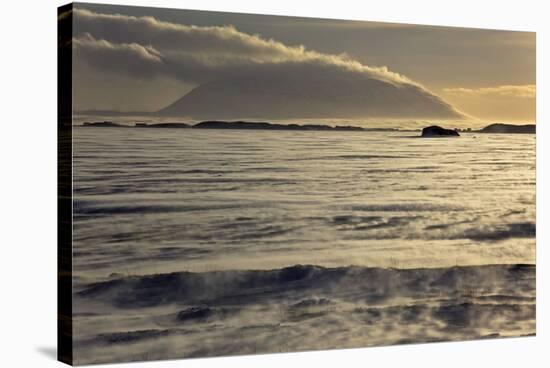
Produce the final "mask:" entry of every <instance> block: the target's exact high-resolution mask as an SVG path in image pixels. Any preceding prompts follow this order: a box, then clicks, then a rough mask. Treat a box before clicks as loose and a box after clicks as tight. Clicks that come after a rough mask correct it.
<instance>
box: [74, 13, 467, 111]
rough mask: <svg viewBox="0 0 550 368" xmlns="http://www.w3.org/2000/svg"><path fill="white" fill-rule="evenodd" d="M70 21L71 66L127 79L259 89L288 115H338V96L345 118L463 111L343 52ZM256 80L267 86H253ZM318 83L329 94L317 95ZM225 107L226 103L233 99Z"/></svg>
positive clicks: (121, 19)
mask: <svg viewBox="0 0 550 368" xmlns="http://www.w3.org/2000/svg"><path fill="white" fill-rule="evenodd" d="M74 18H75V19H74V32H75V36H74V39H73V45H74V50H75V63H76V64H77V65H76V67H77V68H78V64H79V63H84V64H87V65H89V66H91V67H93V68H96V69H97V70H99V71H103V72H111V73H112V72H114V73H120V74H125V75H128V76H130V77H132V78H138V79H143V78H152V77H161V78H162V77H168V78H174V79H178V80H180V81H182V82H185V83H191V84H195V85H196V86H197V87H198V88H200V87H202V88H201V91H202V92H203V96H204V97H205V98H209V97H211V96H212V93H211V92H212V91H207V93H204V90H205V86H208V85H209V84H210V85H212V86H213V87H212V88H218V89H219V88H222V89H225V90H227V93H231V94H234V93H237V92H243V91H244V94H243V95H242V96H243V99H241V100H237V99H234V101H235V102H236V101H238V102H239V103H241V102H242V101H245V99H244V96H246V98H248V99H249V100H248V101H249V102H250V103H254V102H260V101H259V100H258V98H259V97H257V96H258V95H259V94H264V95H265V94H271V96H281V95H285V96H287V99H282V100H280V101H279V105H280V106H278V108H279V109H280V107H281V106H283V107H284V106H287V105H288V104H289V103H292V104H295V105H296V106H295V107H296V108H290V107H289V108H288V109H287V110H288V111H287V114H288V115H289V116H294V115H295V113H296V110H297V109H298V107H299V105H300V103H301V102H303V104H302V106H304V104H307V103H309V105H310V111H314V110H315V109H317V107H323V106H324V107H325V108H328V107H330V108H331V109H332V110H334V114H331V115H335V116H340V115H341V113H343V111H342V109H339V108H338V105H335V104H334V103H335V102H338V101H341V104H340V105H339V106H342V107H344V106H345V107H346V108H347V109H348V110H349V113H347V115H348V116H362V115H365V114H366V113H369V114H370V115H374V116H382V115H388V114H387V113H388V112H391V113H394V112H395V113H397V114H398V115H400V116H401V115H406V114H407V113H410V114H411V117H412V116H429V117H439V116H442V117H452V118H459V117H460V116H461V115H460V113H458V112H457V111H456V110H455V109H454V108H453V107H452V106H451V105H449V104H447V103H446V102H444V101H443V100H442V99H441V98H440V97H438V96H436V95H434V94H433V93H431V92H430V91H428V90H427V89H426V88H425V87H423V86H422V85H420V84H419V83H417V82H415V81H413V80H411V79H409V78H407V77H405V76H403V75H401V74H398V73H395V72H392V71H390V70H388V68H387V67H385V66H382V67H373V66H368V65H364V64H362V63H360V62H358V61H357V60H354V59H352V58H350V57H349V56H347V55H345V54H340V55H333V54H325V53H320V52H317V51H313V50H308V49H307V48H306V47H305V46H303V45H285V44H283V43H281V42H278V41H275V40H273V39H265V38H262V37H261V36H260V35H251V34H246V33H243V32H240V31H239V30H237V29H236V28H235V27H233V26H231V25H227V26H201V27H199V26H194V25H186V24H177V23H170V22H164V21H161V20H158V19H155V18H153V17H149V16H142V17H135V16H128V15H121V14H102V13H96V12H92V11H89V10H85V9H75V10H74ZM241 82H242V83H244V84H242V83H241ZM260 85H262V86H264V87H265V86H268V87H266V88H269V91H265V90H262V91H258V89H257V88H260V87H258V86H260ZM232 86H233V90H230V89H231V87H232ZM262 88H263V87H262ZM321 88H322V89H324V90H327V89H334V91H332V92H331V93H324V94H323V95H320V94H319V89H321ZM348 89H349V91H348ZM353 93H355V94H359V96H352V94H353ZM216 97H218V98H224V97H226V96H220V95H219V94H216ZM264 97H265V96H264ZM260 98H261V97H260ZM254 99H256V100H254ZM313 99H316V102H315V104H313V103H312V100H313ZM365 99H368V100H369V101H371V102H370V105H369V103H365V101H364V100H365ZM224 100H226V101H227V99H226V98H225V99H224ZM329 100H330V102H331V104H328V102H329ZM344 100H346V101H344ZM269 101H271V100H270V99H269V98H267V97H266V98H265V99H264V100H263V102H262V103H265V105H266V106H265V108H266V109H270V107H269V106H268V105H269ZM195 102H197V101H196V99H195ZM367 102H368V101H367ZM384 102H385V103H386V104H385V105H384ZM399 102H401V104H400V103H399ZM201 103H205V104H206V103H207V102H206V101H202V102H201ZM375 103H376V104H378V105H374V104H375ZM227 108H228V109H231V108H232V107H231V103H230V104H229V105H228V107H227ZM209 109H210V110H211V108H209ZM221 111H222V110H220V113H221ZM319 111H321V110H319ZM264 112H265V111H264ZM224 113H227V111H225V112H224ZM426 113H427V114H426ZM197 114H200V112H197ZM264 115H265V114H264ZM268 115H269V116H272V114H271V113H270V114H268Z"/></svg>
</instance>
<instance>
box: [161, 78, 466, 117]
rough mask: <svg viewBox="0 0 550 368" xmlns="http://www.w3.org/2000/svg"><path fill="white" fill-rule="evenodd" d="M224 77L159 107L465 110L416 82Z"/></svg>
mask: <svg viewBox="0 0 550 368" xmlns="http://www.w3.org/2000/svg"><path fill="white" fill-rule="evenodd" d="M312 78H313V77H312V76H304V77H300V76H296V75H293V77H292V78H290V77H285V78H275V77H273V78H271V77H269V76H259V77H250V78H225V79H221V80H216V81H213V82H209V83H206V84H203V85H201V86H199V87H196V88H195V89H193V90H192V91H190V92H189V93H187V94H186V95H185V96H183V97H182V98H180V99H179V100H177V101H175V102H174V103H172V104H170V105H169V106H167V107H166V108H164V109H162V110H160V111H158V112H157V114H159V115H163V116H174V117H182V116H186V117H191V118H195V119H242V118H249V119H250V118H253V119H254V118H260V119H292V118H364V117H386V118H425V119H429V118H434V119H435V118H437V119H461V118H463V117H464V116H463V115H462V114H461V113H460V112H458V111H457V110H455V109H454V108H453V107H452V106H451V105H449V104H448V103H446V102H445V101H443V100H442V99H441V98H439V97H438V96H436V95H434V94H432V93H430V92H428V91H427V90H425V89H423V88H421V87H418V86H416V85H413V84H406V83H402V84H395V83H392V82H389V81H384V80H381V79H374V78H368V77H364V76H361V77H359V78H358V77H357V75H352V74H350V76H349V77H342V76H339V77H338V78H334V77H330V76H326V77H325V76H323V75H320V76H318V77H317V78H316V79H312Z"/></svg>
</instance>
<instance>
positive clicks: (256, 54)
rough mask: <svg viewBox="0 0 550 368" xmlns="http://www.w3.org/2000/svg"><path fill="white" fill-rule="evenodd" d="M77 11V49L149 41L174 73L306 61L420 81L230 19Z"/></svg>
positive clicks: (123, 46) (393, 79) (111, 47)
mask: <svg viewBox="0 0 550 368" xmlns="http://www.w3.org/2000/svg"><path fill="white" fill-rule="evenodd" d="M74 14H75V19H76V21H75V31H76V32H75V33H77V34H78V35H77V37H76V38H75V44H76V46H77V51H84V52H85V51H86V49H90V48H93V49H95V50H101V51H107V50H108V51H109V52H110V53H115V52H116V51H117V50H120V51H121V53H123V54H126V55H127V52H128V49H129V48H132V49H134V51H138V50H136V49H137V46H139V45H148V46H141V47H142V48H153V47H154V49H155V53H156V56H158V57H161V58H162V60H163V61H164V62H165V63H166V66H167V67H168V68H167V69H165V71H170V72H172V73H174V76H175V77H182V78H189V77H190V76H189V75H188V74H189V73H183V75H180V74H179V73H177V70H174V69H173V68H174V67H185V66H189V67H190V68H191V69H192V70H193V71H194V72H195V73H200V72H203V73H208V74H210V75H211V73H212V72H213V71H214V70H215V69H223V68H228V69H235V68H238V67H241V66H250V65H262V64H279V63H304V64H317V65H321V66H331V67H335V68H339V69H342V70H345V71H350V72H355V73H363V74H367V75H369V76H371V77H376V78H378V79H382V80H385V81H388V82H392V83H408V84H416V85H418V83H415V82H413V81H412V80H410V79H408V78H406V77H404V76H402V75H400V74H398V73H394V72H391V71H389V70H388V68H387V67H385V66H382V67H371V66H366V65H363V64H361V63H359V62H357V61H355V60H353V59H351V58H349V57H348V56H347V55H330V54H322V53H318V52H316V51H311V50H307V49H306V48H305V47H304V46H302V45H298V46H287V45H285V44H283V43H281V42H277V41H275V40H272V39H267V40H266V39H263V38H261V37H260V36H259V35H249V34H246V33H243V32H240V31H238V30H237V29H236V28H235V27H233V26H230V25H228V26H211V27H198V26H193V25H184V24H176V23H169V22H163V21H159V20H157V19H155V18H153V17H149V16H143V17H134V16H127V15H120V14H114V15H113V14H101V13H95V12H92V11H89V10H85V9H75V10H74ZM90 35H91V36H92V37H90ZM83 39H84V40H85V42H83ZM140 51H141V50H140ZM102 66H104V65H102ZM113 67H116V65H113ZM170 67H172V68H170ZM180 70H181V69H180ZM195 78H197V79H201V76H197V75H196V76H195Z"/></svg>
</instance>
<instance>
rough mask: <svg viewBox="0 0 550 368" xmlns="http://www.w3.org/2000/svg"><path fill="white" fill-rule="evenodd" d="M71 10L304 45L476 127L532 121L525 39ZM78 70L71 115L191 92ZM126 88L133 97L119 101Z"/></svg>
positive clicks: (531, 43) (182, 86)
mask: <svg viewBox="0 0 550 368" xmlns="http://www.w3.org/2000/svg"><path fill="white" fill-rule="evenodd" d="M77 7H78V8H82V9H89V10H92V11H94V12H98V13H107V14H116V13H119V14H124V15H133V16H152V17H155V18H156V19H158V20H162V21H166V22H171V23H178V24H185V25H196V26H223V25H232V26H234V27H235V28H236V29H237V30H238V31H240V32H243V33H247V34H251V35H255V34H258V35H260V36H261V38H263V39H274V40H276V41H279V42H281V43H283V44H285V45H287V46H298V45H303V46H305V47H306V48H307V49H308V50H314V51H318V52H320V53H325V54H342V53H345V54H347V55H348V56H349V57H351V58H353V59H355V60H357V61H359V62H360V63H362V64H364V65H368V66H387V67H388V68H389V70H391V71H393V72H396V73H399V74H402V75H404V76H406V77H408V78H410V79H412V80H413V81H416V82H418V83H420V84H422V85H423V86H425V87H427V88H428V89H429V90H430V91H432V92H434V93H435V94H437V95H438V96H440V97H442V98H443V99H444V100H445V101H447V102H449V103H451V104H452V105H453V106H455V107H457V108H458V109H459V110H461V111H463V112H466V113H467V114H470V115H472V116H475V117H478V118H481V119H493V120H494V119H500V120H509V121H534V119H535V98H534V97H535V95H534V85H535V34H534V33H531V32H513V31H497V30H480V29H467V28H452V27H432V26H417V25H398V24H391V23H374V22H357V21H342V20H326V19H309V18H294V17H278V16H265V15H246V14H235V13H218V12H202V11H192V10H186V11H182V10H173V9H160V8H144V7H126V6H110V5H96V4H77ZM81 69H82V72H81V73H80V75H79V76H77V79H78V80H77V81H76V83H78V84H79V85H80V86H86V90H84V88H83V89H82V91H81V92H79V93H78V95H77V96H76V102H75V103H76V108H77V109H78V108H81V109H88V108H105V109H109V108H112V109H126V110H155V109H159V108H162V107H164V106H165V105H167V104H169V103H170V102H172V101H174V100H175V99H177V98H179V97H181V96H182V95H183V94H184V93H186V92H187V91H189V90H190V89H191V88H192V87H194V86H195V85H196V84H194V83H191V82H186V81H184V80H177V81H176V80H173V79H171V78H167V77H164V76H154V77H151V78H149V79H147V80H136V79H135V78H130V77H127V76H120V75H118V74H112V73H111V74H109V73H100V72H98V71H97V70H91V69H92V68H88V67H87V66H82V67H81ZM96 69H97V68H96ZM107 82H111V85H112V88H110V91H105V88H103V87H104V85H105V84H106V83H107ZM113 82H114V83H113ZM138 87H139V88H138ZM128 88H132V90H134V91H135V95H133V96H132V98H131V99H130V98H128V99H127V100H125V98H124V97H123V95H124V91H125V90H127V89H128ZM138 90H139V91H138ZM152 90H154V91H156V92H155V93H152V92H151V91H152ZM115 95H116V96H118V97H114V96H115Z"/></svg>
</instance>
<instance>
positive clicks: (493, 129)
mask: <svg viewBox="0 0 550 368" xmlns="http://www.w3.org/2000/svg"><path fill="white" fill-rule="evenodd" d="M536 130H537V129H536V125H535V124H525V125H512V124H491V125H487V126H486V127H485V128H483V129H480V130H477V131H476V133H508V134H511V133H513V134H535V133H536Z"/></svg>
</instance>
